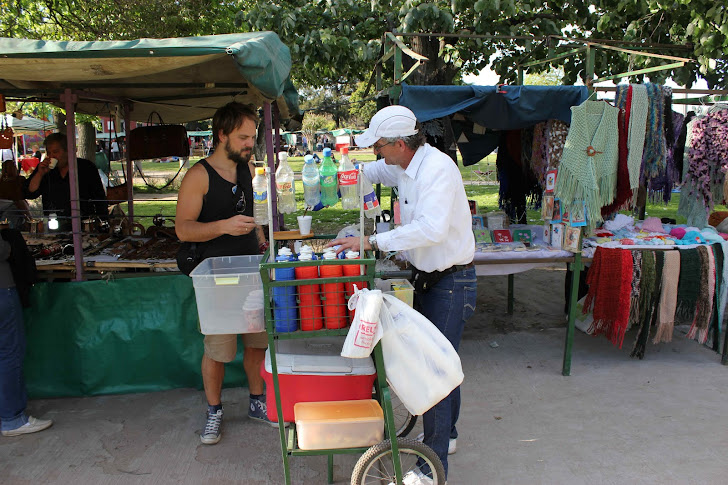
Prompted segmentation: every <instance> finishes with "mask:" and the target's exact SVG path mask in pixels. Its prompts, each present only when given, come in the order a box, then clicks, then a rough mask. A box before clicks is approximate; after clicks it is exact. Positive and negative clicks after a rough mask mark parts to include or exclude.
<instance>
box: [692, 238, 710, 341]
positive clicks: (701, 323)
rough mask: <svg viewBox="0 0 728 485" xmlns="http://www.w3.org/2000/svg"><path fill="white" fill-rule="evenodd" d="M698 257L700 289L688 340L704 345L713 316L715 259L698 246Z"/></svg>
mask: <svg viewBox="0 0 728 485" xmlns="http://www.w3.org/2000/svg"><path fill="white" fill-rule="evenodd" d="M697 250H698V255H699V256H700V285H699V286H700V289H699V293H698V302H697V308H696V312H695V318H694V320H693V322H692V325H691V326H690V330H689V331H688V338H696V337H697V339H698V342H700V343H701V344H704V343H705V342H707V340H708V326H709V325H710V317H711V316H712V315H713V297H714V295H715V258H714V257H713V251H712V249H711V248H710V247H708V246H698V247H697Z"/></svg>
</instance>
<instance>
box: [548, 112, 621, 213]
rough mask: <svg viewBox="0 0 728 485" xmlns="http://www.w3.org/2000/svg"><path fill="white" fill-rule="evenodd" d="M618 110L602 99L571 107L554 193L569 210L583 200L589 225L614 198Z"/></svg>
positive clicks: (617, 158) (572, 209) (617, 145)
mask: <svg viewBox="0 0 728 485" xmlns="http://www.w3.org/2000/svg"><path fill="white" fill-rule="evenodd" d="M618 113H619V110H618V109H617V108H615V107H613V106H610V105H608V104H607V103H605V102H604V101H588V100H587V101H585V102H584V103H582V104H581V105H579V106H572V107H571V127H570V129H569V135H568V136H567V137H566V144H565V145H564V155H563V157H562V158H561V164H560V165H559V173H558V174H557V176H556V187H555V189H554V194H555V195H556V197H559V198H560V199H561V204H562V207H563V208H564V210H565V211H568V212H569V213H572V212H574V209H575V208H576V204H581V203H582V201H584V202H585V203H586V207H587V211H586V212H587V220H588V224H589V226H590V227H595V226H596V224H597V222H599V221H601V220H602V215H601V208H602V206H605V205H607V204H609V203H611V202H612V201H613V200H614V196H615V192H616V188H617V163H618V161H619V140H618V137H619V132H618V128H617V118H618Z"/></svg>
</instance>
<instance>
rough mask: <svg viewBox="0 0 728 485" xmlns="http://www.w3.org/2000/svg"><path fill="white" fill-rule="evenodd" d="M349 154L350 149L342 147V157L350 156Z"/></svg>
mask: <svg viewBox="0 0 728 485" xmlns="http://www.w3.org/2000/svg"><path fill="white" fill-rule="evenodd" d="M348 153H349V147H341V154H342V155H348Z"/></svg>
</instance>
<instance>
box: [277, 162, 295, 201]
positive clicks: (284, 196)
mask: <svg viewBox="0 0 728 485" xmlns="http://www.w3.org/2000/svg"><path fill="white" fill-rule="evenodd" d="M278 160H279V164H278V170H276V189H277V192H278V212H280V213H281V214H292V213H294V212H296V184H295V182H294V181H293V180H294V179H293V170H292V169H291V166H290V165H288V153H287V152H280V153H279V154H278Z"/></svg>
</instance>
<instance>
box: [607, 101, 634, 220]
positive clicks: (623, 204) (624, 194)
mask: <svg viewBox="0 0 728 485" xmlns="http://www.w3.org/2000/svg"><path fill="white" fill-rule="evenodd" d="M617 124H618V128H619V161H618V162H617V195H616V196H615V197H614V201H613V202H612V203H611V204H609V205H606V206H604V207H602V217H604V218H606V217H607V216H608V215H609V214H612V213H613V212H617V211H618V210H622V209H629V208H630V207H631V206H632V205H633V204H632V202H633V198H632V189H631V188H630V186H629V167H628V166H627V114H626V112H625V111H624V110H620V112H619V118H617Z"/></svg>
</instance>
